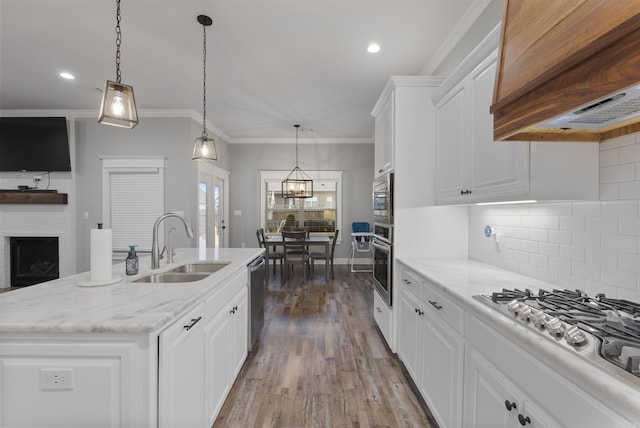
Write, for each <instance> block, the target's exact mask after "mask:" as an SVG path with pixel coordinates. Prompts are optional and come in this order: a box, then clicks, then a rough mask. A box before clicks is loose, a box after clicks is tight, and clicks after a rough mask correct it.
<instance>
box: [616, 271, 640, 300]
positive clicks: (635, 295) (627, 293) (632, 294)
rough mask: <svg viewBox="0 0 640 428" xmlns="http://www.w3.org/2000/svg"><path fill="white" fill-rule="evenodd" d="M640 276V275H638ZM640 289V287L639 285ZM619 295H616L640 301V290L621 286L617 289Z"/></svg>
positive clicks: (620, 297) (619, 297)
mask: <svg viewBox="0 0 640 428" xmlns="http://www.w3.org/2000/svg"><path fill="white" fill-rule="evenodd" d="M638 278H640V276H639V277H638ZM638 289H640V287H638ZM617 291H618V295H617V296H616V297H617V298H618V299H625V300H631V301H632V302H640V292H638V291H633V290H626V289H624V288H620V289H618V290H617Z"/></svg>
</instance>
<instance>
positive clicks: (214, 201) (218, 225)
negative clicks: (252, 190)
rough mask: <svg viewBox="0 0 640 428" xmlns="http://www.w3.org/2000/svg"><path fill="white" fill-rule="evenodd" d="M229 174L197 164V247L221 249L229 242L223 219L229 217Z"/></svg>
mask: <svg viewBox="0 0 640 428" xmlns="http://www.w3.org/2000/svg"><path fill="white" fill-rule="evenodd" d="M228 193H229V172H228V171H225V170H223V169H221V168H218V167H216V166H214V165H209V164H207V163H204V162H198V247H199V248H221V247H226V246H227V243H228V242H229V230H228V229H227V227H226V225H225V219H226V218H228V216H229V210H228V204H227V198H228V196H227V195H228Z"/></svg>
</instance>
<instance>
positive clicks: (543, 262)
mask: <svg viewBox="0 0 640 428" xmlns="http://www.w3.org/2000/svg"><path fill="white" fill-rule="evenodd" d="M548 260H549V258H548V257H547V256H543V255H541V254H530V255H529V263H531V264H532V265H533V266H537V267H543V268H546V267H547V264H548Z"/></svg>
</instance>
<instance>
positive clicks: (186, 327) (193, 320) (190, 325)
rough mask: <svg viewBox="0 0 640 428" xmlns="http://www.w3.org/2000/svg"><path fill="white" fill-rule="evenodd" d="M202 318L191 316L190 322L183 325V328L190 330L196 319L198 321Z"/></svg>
mask: <svg viewBox="0 0 640 428" xmlns="http://www.w3.org/2000/svg"><path fill="white" fill-rule="evenodd" d="M201 319H202V317H198V318H191V323H190V324H189V325H185V326H184V329H185V330H187V331H189V330H191V328H192V327H193V326H194V325H196V324H197V323H198V321H200V320H201Z"/></svg>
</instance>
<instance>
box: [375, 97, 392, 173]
mask: <svg viewBox="0 0 640 428" xmlns="http://www.w3.org/2000/svg"><path fill="white" fill-rule="evenodd" d="M393 103H394V96H393V94H390V95H389V96H388V97H387V98H386V99H385V100H384V102H383V103H382V105H381V107H380V110H379V112H378V114H377V115H376V117H375V128H374V143H375V161H374V165H375V176H376V177H379V176H381V175H383V174H386V173H387V172H389V171H392V170H393V145H394V144H393V143H394V135H393V118H394V108H393Z"/></svg>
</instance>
